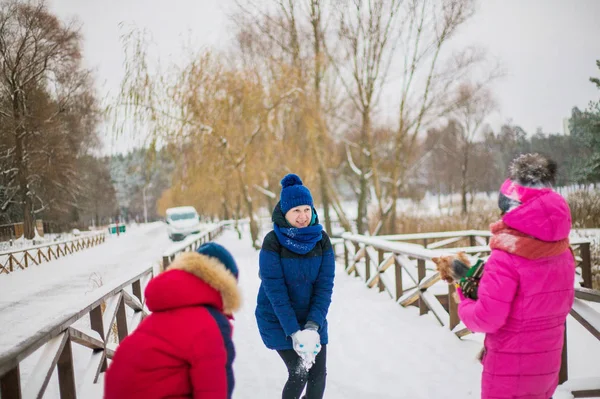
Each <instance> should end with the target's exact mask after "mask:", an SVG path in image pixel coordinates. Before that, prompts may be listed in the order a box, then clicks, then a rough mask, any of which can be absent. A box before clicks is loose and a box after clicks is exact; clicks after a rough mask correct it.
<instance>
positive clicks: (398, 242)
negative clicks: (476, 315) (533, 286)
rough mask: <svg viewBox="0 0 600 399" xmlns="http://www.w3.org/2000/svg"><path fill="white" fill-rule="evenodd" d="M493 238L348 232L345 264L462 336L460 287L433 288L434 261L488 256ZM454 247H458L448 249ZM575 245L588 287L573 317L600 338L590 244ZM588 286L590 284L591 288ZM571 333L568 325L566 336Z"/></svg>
mask: <svg viewBox="0 0 600 399" xmlns="http://www.w3.org/2000/svg"><path fill="white" fill-rule="evenodd" d="M489 236H490V234H489V233H488V232H485V231H476V230H469V231H459V232H443V233H424V234H405V235H394V236H372V237H368V236H361V235H356V234H351V233H344V234H342V239H343V241H344V242H343V250H344V266H345V270H346V272H347V273H348V274H354V275H355V276H357V277H360V278H361V279H363V280H364V282H365V284H366V286H367V287H368V288H373V287H377V288H378V290H379V291H380V292H386V293H387V294H388V295H389V296H390V297H391V298H392V299H394V300H395V301H396V302H397V303H399V304H400V305H402V306H403V307H406V306H411V305H416V306H418V307H419V313H420V314H421V315H424V314H426V313H429V312H431V314H433V316H434V317H435V318H436V319H437V320H438V322H439V323H440V324H441V325H442V326H444V327H447V328H449V329H450V330H452V331H453V332H454V333H455V334H456V335H457V336H458V337H459V338H462V337H464V336H465V335H467V334H470V331H469V330H468V329H467V328H466V327H465V326H464V325H463V324H462V323H461V322H460V319H459V317H458V305H457V303H456V301H455V300H454V296H453V295H452V294H453V293H454V290H455V289H454V285H451V284H439V285H438V286H437V287H442V290H440V291H439V292H438V293H437V294H436V293H433V292H432V287H433V286H434V285H435V284H436V283H437V282H439V281H440V276H439V273H438V272H437V271H436V269H435V264H434V263H433V262H432V261H431V259H432V258H433V257H436V256H440V255H447V254H448V252H458V251H465V252H466V253H469V254H471V255H475V256H479V257H486V256H487V255H488V254H489V253H490V248H489V247H488V246H487V241H488V239H489ZM407 241H413V242H407ZM414 241H417V242H421V243H422V244H423V245H421V244H416V243H414ZM462 241H467V243H468V244H471V245H473V246H469V247H461V246H457V245H459V244H461V242H462ZM336 244H339V242H336ZM449 245H451V246H453V247H452V248H445V247H446V246H449ZM425 246H426V247H427V248H426V247H425ZM571 247H572V248H573V250H574V252H575V254H576V260H577V268H578V269H579V273H580V274H581V277H582V280H583V281H582V283H581V284H582V285H583V286H584V287H583V288H577V289H576V299H575V303H574V305H573V309H572V310H571V315H572V316H573V318H574V319H575V320H577V321H578V322H579V323H580V324H581V325H582V326H584V327H585V328H586V329H587V330H588V331H589V332H590V333H591V334H592V335H593V336H594V337H596V339H598V340H600V314H598V313H597V312H596V311H595V310H594V309H592V308H591V307H589V306H588V305H587V304H586V303H585V302H584V301H593V302H600V292H598V291H594V290H592V289H590V288H591V284H592V276H591V261H590V252H589V249H590V243H589V242H587V241H584V240H573V241H572V242H571ZM442 249H443V250H442ZM338 252H339V251H338ZM428 272H429V275H428ZM406 280H408V281H406ZM588 284H589V287H590V288H586V286H587V285H588ZM445 287H447V290H446V288H445ZM566 334H567V332H566V329H565V338H566ZM565 342H566V341H565ZM567 378H568V368H567V345H566V344H565V345H564V348H563V363H562V368H561V374H560V382H561V383H562V382H565V381H566V380H567ZM599 385H600V384H599ZM573 394H574V395H575V397H584V395H587V396H594V395H595V396H599V397H600V387H584V388H583V389H575V390H574V391H573Z"/></svg>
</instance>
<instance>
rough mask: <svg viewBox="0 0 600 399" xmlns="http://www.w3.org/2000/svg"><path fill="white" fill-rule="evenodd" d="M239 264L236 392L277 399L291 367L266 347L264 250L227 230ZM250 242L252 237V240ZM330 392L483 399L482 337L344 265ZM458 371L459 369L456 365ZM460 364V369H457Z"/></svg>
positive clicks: (344, 396) (337, 291)
mask: <svg viewBox="0 0 600 399" xmlns="http://www.w3.org/2000/svg"><path fill="white" fill-rule="evenodd" d="M216 241H217V242H219V243H221V244H222V245H224V246H226V247H228V248H230V249H232V251H233V252H234V256H235V258H236V260H237V262H238V263H239V268H240V286H241V289H242V292H243V296H244V306H243V308H242V310H241V311H240V313H239V314H237V316H236V324H235V328H234V340H235V344H236V351H237V358H236V360H235V363H234V367H235V376H236V389H235V391H234V398H236V399H256V398H277V397H281V389H282V387H283V384H284V383H285V380H286V370H285V367H284V365H283V362H282V361H281V359H280V358H279V356H278V355H277V353H276V352H274V351H270V350H268V349H266V348H265V347H264V345H263V343H262V341H261V339H260V335H259V333H258V330H257V328H256V321H255V318H254V307H255V303H256V302H255V301H256V294H257V292H258V287H259V283H260V281H259V279H258V252H256V251H255V250H253V249H252V248H251V247H250V245H249V243H248V242H249V240H247V239H244V240H243V241H239V240H238V239H237V237H236V236H235V235H234V234H233V233H231V232H226V233H225V234H224V235H223V236H222V237H220V238H218V239H217V240H216ZM247 241H248V242H247ZM328 319H329V324H330V332H329V335H330V345H329V347H328V350H327V355H328V381H327V391H326V395H325V397H326V398H328V399H354V398H356V399H359V398H369V399H392V398H395V399H398V398H411V399H418V398H478V397H479V396H480V388H479V376H480V373H481V366H480V365H479V364H478V363H477V361H476V360H475V356H476V354H477V352H478V351H479V349H480V343H479V342H474V341H468V340H465V341H460V340H458V339H457V338H456V337H454V336H453V335H452V334H451V333H450V332H449V331H446V330H445V329H443V328H442V327H440V325H439V324H438V323H437V322H436V321H435V320H434V319H433V318H432V317H428V316H423V317H419V315H418V309H417V308H413V309H403V308H401V307H400V306H399V305H397V304H395V303H394V302H393V301H392V300H390V299H389V297H386V296H385V295H384V294H378V293H376V292H375V291H374V290H367V289H366V288H365V287H364V286H363V285H362V283H361V282H360V281H359V280H356V279H354V278H353V277H349V276H347V275H345V273H344V272H343V270H342V269H341V268H339V269H338V271H337V275H336V281H335V288H334V296H333V303H332V306H331V310H330V314H329V317H328ZM454 369H456V370H457V371H456V372H454V371H453V370H454ZM458 370H460V371H458Z"/></svg>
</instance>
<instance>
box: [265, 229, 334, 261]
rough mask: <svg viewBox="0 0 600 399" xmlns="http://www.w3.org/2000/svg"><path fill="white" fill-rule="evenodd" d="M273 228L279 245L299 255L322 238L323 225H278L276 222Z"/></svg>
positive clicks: (306, 251) (305, 252)
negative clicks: (300, 226)
mask: <svg viewBox="0 0 600 399" xmlns="http://www.w3.org/2000/svg"><path fill="white" fill-rule="evenodd" d="M273 230H274V231H275V235H277V239H278V240H279V243H280V244H281V245H283V246H284V247H286V248H287V249H289V250H290V251H292V252H294V253H297V254H300V255H305V254H307V253H309V252H310V251H312V249H313V248H314V247H315V245H316V244H317V243H318V242H319V241H321V238H323V226H321V225H320V224H315V225H312V226H308V227H302V228H298V227H280V226H278V225H277V223H273Z"/></svg>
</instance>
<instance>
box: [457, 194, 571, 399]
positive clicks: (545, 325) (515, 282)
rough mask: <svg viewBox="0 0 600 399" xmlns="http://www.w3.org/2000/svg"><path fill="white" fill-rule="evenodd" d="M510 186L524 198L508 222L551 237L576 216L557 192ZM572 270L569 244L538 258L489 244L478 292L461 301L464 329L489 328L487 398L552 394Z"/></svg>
mask: <svg viewBox="0 0 600 399" xmlns="http://www.w3.org/2000/svg"><path fill="white" fill-rule="evenodd" d="M503 188H505V187H504V186H503ZM511 189H512V190H516V191H518V196H519V200H520V201H521V203H522V204H521V205H520V206H518V207H517V208H515V209H514V210H512V211H510V212H508V213H507V214H505V215H504V217H503V221H504V223H505V224H507V225H508V226H509V227H511V228H513V229H515V230H519V231H520V232H523V233H525V234H528V235H530V236H532V237H534V238H537V239H539V240H542V241H546V242H554V241H559V240H562V239H564V238H567V237H568V236H569V231H570V228H571V215H570V211H569V207H568V205H567V203H566V201H565V200H564V199H563V198H562V197H561V196H560V195H559V194H557V193H555V192H554V191H552V190H551V189H534V188H526V187H522V186H516V187H512V188H511ZM574 277H575V264H574V259H573V255H572V254H571V251H570V250H569V249H567V250H566V251H565V252H563V253H562V254H560V255H557V256H552V257H544V258H538V259H526V258H524V257H521V256H518V255H515V254H511V253H508V252H505V251H502V250H498V249H495V250H492V253H491V256H490V257H489V259H488V261H487V262H486V264H485V272H484V274H483V277H482V279H481V282H480V286H479V292H478V295H479V299H478V300H476V301H474V300H471V299H464V298H463V299H462V301H461V303H460V304H459V308H458V313H459V316H460V319H461V320H462V321H463V322H464V324H465V325H466V326H467V328H469V329H470V330H471V331H473V332H482V333H486V337H485V354H484V357H483V360H482V363H483V375H482V385H481V397H482V398H484V399H491V398H523V399H525V398H526V399H549V398H550V397H551V396H552V395H553V394H554V391H555V389H556V387H557V385H558V373H559V370H560V363H561V351H562V347H563V336H564V325H565V321H566V318H567V315H568V314H569V310H570V309H571V306H572V304H573V298H574V289H573V286H574Z"/></svg>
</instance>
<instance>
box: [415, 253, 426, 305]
mask: <svg viewBox="0 0 600 399" xmlns="http://www.w3.org/2000/svg"><path fill="white" fill-rule="evenodd" d="M417 278H418V280H419V282H418V283H419V284H421V281H423V279H424V278H425V259H417ZM417 289H418V290H420V288H417ZM427 310H428V308H427V304H426V303H425V301H424V300H423V298H422V297H421V296H419V315H424V314H425V313H427Z"/></svg>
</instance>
